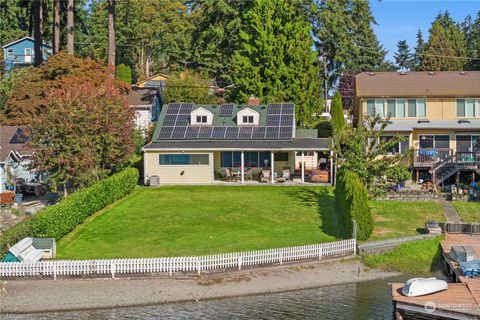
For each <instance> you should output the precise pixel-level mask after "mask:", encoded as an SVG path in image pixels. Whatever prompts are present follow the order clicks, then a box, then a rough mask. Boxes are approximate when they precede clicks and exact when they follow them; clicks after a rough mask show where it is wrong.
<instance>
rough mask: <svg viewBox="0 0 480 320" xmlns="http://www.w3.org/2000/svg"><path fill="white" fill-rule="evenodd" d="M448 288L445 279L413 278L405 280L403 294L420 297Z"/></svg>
mask: <svg viewBox="0 0 480 320" xmlns="http://www.w3.org/2000/svg"><path fill="white" fill-rule="evenodd" d="M447 289H448V284H447V282H446V281H445V280H439V279H437V278H413V279H410V280H408V281H407V282H405V285H404V286H403V288H402V294H403V295H405V296H407V297H418V296H424V295H427V294H432V293H435V292H439V291H443V290H447Z"/></svg>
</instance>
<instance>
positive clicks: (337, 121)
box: [331, 91, 345, 133]
mask: <svg viewBox="0 0 480 320" xmlns="http://www.w3.org/2000/svg"><path fill="white" fill-rule="evenodd" d="M331 114H332V120H331V121H332V128H333V131H334V133H339V132H341V131H342V130H343V128H345V118H344V116H343V107H342V96H341V95H340V92H339V91H337V92H335V95H334V96H333V99H332V111H331Z"/></svg>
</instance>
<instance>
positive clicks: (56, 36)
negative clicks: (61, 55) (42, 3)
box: [53, 0, 60, 54]
mask: <svg viewBox="0 0 480 320" xmlns="http://www.w3.org/2000/svg"><path fill="white" fill-rule="evenodd" d="M59 51H60V0H53V54H55V53H58V52H59Z"/></svg>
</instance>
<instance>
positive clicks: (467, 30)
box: [462, 11, 480, 71]
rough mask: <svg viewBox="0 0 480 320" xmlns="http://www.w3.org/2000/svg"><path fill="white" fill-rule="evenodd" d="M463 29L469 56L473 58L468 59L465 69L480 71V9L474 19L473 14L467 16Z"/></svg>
mask: <svg viewBox="0 0 480 320" xmlns="http://www.w3.org/2000/svg"><path fill="white" fill-rule="evenodd" d="M462 31H463V34H464V37H465V40H466V43H467V56H468V57H470V58H473V59H470V60H468V61H467V65H466V66H465V69H466V70H477V71H480V11H479V12H478V13H477V17H476V19H475V20H473V21H472V17H471V16H467V17H466V18H465V21H464V22H463V24H462Z"/></svg>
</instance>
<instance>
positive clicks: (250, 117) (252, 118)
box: [237, 108, 260, 126]
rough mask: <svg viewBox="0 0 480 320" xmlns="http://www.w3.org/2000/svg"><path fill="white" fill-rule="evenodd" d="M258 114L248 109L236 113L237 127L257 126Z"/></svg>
mask: <svg viewBox="0 0 480 320" xmlns="http://www.w3.org/2000/svg"><path fill="white" fill-rule="evenodd" d="M259 119H260V114H259V113H258V112H257V111H255V110H253V109H250V108H245V109H242V110H240V111H238V112H237V125H239V126H242V125H243V126H258V122H259Z"/></svg>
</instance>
